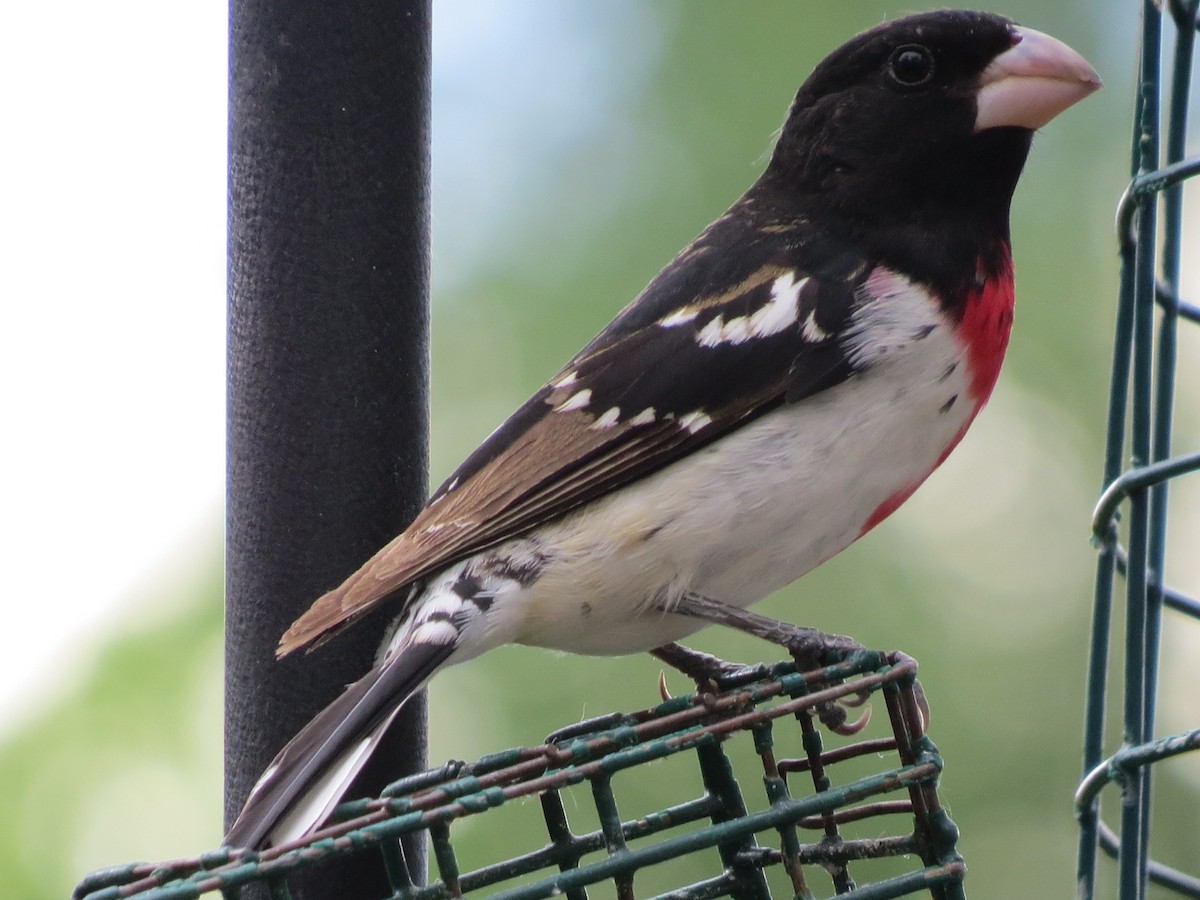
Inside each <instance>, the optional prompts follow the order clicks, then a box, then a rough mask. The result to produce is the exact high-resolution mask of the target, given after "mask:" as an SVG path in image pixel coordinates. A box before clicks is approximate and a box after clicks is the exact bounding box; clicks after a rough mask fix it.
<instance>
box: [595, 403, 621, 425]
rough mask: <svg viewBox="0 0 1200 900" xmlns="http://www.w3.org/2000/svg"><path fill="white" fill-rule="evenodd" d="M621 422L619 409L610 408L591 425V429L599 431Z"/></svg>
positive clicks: (617, 407)
mask: <svg viewBox="0 0 1200 900" xmlns="http://www.w3.org/2000/svg"><path fill="white" fill-rule="evenodd" d="M620 420H621V407H619V406H614V407H612V408H610V409H609V410H608V411H607V412H606V413H605V414H604V415H602V416H601V417H600V418H598V419H597V420H596V421H595V422H593V423H592V428H593V429H595V430H597V431H599V430H602V429H605V428H612V427H613V426H614V425H616V424H617V422H619V421H620Z"/></svg>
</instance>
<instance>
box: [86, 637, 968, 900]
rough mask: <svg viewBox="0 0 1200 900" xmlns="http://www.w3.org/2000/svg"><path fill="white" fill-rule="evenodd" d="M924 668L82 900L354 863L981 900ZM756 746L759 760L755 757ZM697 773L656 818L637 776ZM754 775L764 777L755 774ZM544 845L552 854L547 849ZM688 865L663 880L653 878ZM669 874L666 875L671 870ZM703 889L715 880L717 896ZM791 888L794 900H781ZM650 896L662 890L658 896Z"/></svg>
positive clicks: (837, 670) (607, 885) (632, 727)
mask: <svg viewBox="0 0 1200 900" xmlns="http://www.w3.org/2000/svg"><path fill="white" fill-rule="evenodd" d="M915 676H916V663H915V662H914V661H913V660H912V659H910V658H909V657H906V656H904V655H903V654H899V653H891V654H882V653H876V652H869V651H861V652H856V653H854V654H852V655H851V656H850V657H849V658H847V659H846V660H845V661H844V662H842V663H839V664H837V665H833V666H829V667H827V668H825V669H820V670H815V671H812V672H804V673H799V672H796V670H795V667H794V666H792V665H791V664H790V663H780V664H777V665H775V666H771V667H764V666H757V667H754V668H753V669H749V670H747V671H746V672H744V673H742V674H739V675H736V676H733V677H731V678H730V679H728V680H726V681H725V682H724V683H723V685H722V687H721V689H720V690H718V691H716V692H711V693H710V692H701V693H696V694H690V695H687V696H681V697H677V698H672V699H668V700H666V701H664V702H663V703H661V704H660V705H658V706H656V707H654V708H652V709H648V710H644V711H642V712H637V713H632V714H614V715H610V716H604V717H602V718H600V719H596V720H591V721H588V722H584V723H580V724H579V725H575V726H572V727H571V728H569V729H566V730H564V731H561V732H558V733H556V734H555V735H552V736H551V738H550V739H549V740H548V741H547V743H545V744H543V745H541V746H538V747H531V748H518V749H513V750H508V751H505V752H502V753H496V754H492V755H490V756H487V757H484V758H482V759H480V760H478V761H477V762H474V763H471V764H466V763H458V762H451V763H448V764H446V765H444V766H441V767H439V768H435V769H431V770H429V771H427V772H424V773H422V774H419V775H416V776H412V777H409V778H406V779H403V780H401V781H398V782H396V783H394V784H392V785H390V786H389V787H388V789H387V790H385V791H384V793H383V795H382V796H381V797H379V798H375V799H370V800H358V801H353V802H350V803H346V804H343V805H342V806H341V807H339V809H338V811H337V813H336V815H335V820H334V822H335V824H332V825H330V826H328V827H326V828H325V829H324V830H322V831H320V832H318V833H316V834H314V835H313V836H312V837H311V838H309V839H306V840H304V841H301V842H296V843H293V844H288V845H283V846H280V847H276V848H271V849H270V850H267V851H264V852H261V853H250V852H247V851H242V850H231V849H228V848H225V849H221V850H216V851H213V852H211V853H208V854H205V855H203V856H200V857H196V858H192V859H185V860H175V861H170V862H164V863H157V864H135V865H129V866H123V867H119V868H114V869H109V870H104V871H101V872H97V873H93V874H92V875H90V876H88V878H87V879H85V880H84V881H83V882H82V883H81V884H80V885H79V887H78V888H77V889H76V892H75V897H76V898H77V900H84V898H86V900H117V898H126V897H138V898H142V900H167V898H184V897H187V898H191V897H198V896H201V895H203V894H205V893H217V892H221V893H223V894H225V895H226V896H236V894H237V892H238V890H239V889H240V888H242V887H243V886H245V885H249V884H254V883H262V884H265V885H267V887H268V888H269V890H270V896H272V897H276V898H279V897H287V896H289V888H288V882H289V880H293V879H301V878H303V877H304V873H305V871H306V870H310V869H312V868H314V867H318V866H321V865H322V864H324V863H326V862H328V861H330V860H333V859H336V858H340V857H345V856H348V855H354V854H362V855H369V856H371V857H372V858H373V859H374V860H375V863H374V864H377V865H380V866H383V867H384V869H385V870H386V873H387V878H388V882H389V884H390V886H391V893H390V894H389V895H388V896H389V897H393V898H396V900H439V898H449V897H459V896H464V895H479V896H484V895H486V896H492V897H504V898H514V900H515V898H535V897H551V896H557V895H559V894H563V895H565V896H567V897H569V898H572V900H582V898H586V897H587V896H588V889H589V888H593V889H602V890H606V891H608V894H607V895H611V896H616V897H619V898H628V897H633V896H635V879H636V881H637V891H636V896H649V895H651V894H654V895H657V896H659V897H664V898H665V897H673V898H685V897H687V898H706V897H735V898H765V897H770V896H772V892H773V890H774V891H776V892H778V891H783V892H784V893H786V894H788V895H791V896H795V897H800V898H810V897H817V896H828V895H830V894H831V893H837V894H842V893H846V892H848V891H854V892H855V896H857V897H861V898H864V900H875V898H888V897H901V896H908V895H912V894H923V895H928V896H932V897H933V898H936V900H956V898H961V897H963V896H964V895H963V888H962V881H963V876H964V872H965V867H964V865H963V861H962V859H961V857H960V856H959V855H958V853H957V851H956V849H955V845H956V842H957V838H958V831H957V828H956V827H955V825H954V823H953V822H952V821H951V820H950V818H949V816H948V815H947V813H946V812H945V810H944V809H943V807H942V805H941V802H940V800H939V798H938V793H937V786H938V780H939V777H940V774H941V770H942V760H941V757H940V756H939V755H938V752H937V748H936V747H935V746H934V744H933V743H932V742H931V741H930V739H929V737H928V736H927V735H926V733H925V723H926V721H927V718H928V709H927V707H926V705H925V703H924V695H923V692H922V691H921V688H920V685H919V683H918V682H917V681H916V677H915ZM839 703H840V704H845V705H848V706H858V705H860V704H863V703H870V704H871V705H872V706H873V707H878V708H882V709H884V710H886V721H887V724H888V726H889V728H890V733H887V734H884V735H881V736H877V737H868V738H859V737H857V736H856V737H854V738H852V739H851V738H847V739H845V741H844V742H843V743H841V745H840V746H836V747H829V748H827V747H826V746H825V744H826V742H827V740H828V738H827V736H826V733H825V732H823V731H822V729H821V728H820V726H819V723H818V720H819V719H820V718H821V716H822V714H823V713H828V711H829V710H831V709H835V707H833V706H831V704H839ZM739 746H740V747H741V748H742V749H743V750H747V751H748V752H745V753H738V752H735V751H736V750H737V749H738V748H739ZM672 759H673V760H677V761H683V762H685V763H686V764H687V765H688V766H691V767H694V768H695V769H696V770H697V771H698V773H699V778H698V780H697V783H698V784H699V787H700V789H699V793H698V796H696V797H693V798H691V799H687V800H683V801H681V802H678V803H675V804H674V805H672V806H670V807H668V808H665V809H656V810H651V811H639V812H638V813H637V814H636V815H633V816H630V815H628V814H627V813H625V812H624V810H623V808H624V809H628V808H632V807H636V806H637V805H638V804H637V801H638V798H637V796H636V791H635V790H632V791H631V789H630V786H629V781H628V775H629V774H630V773H631V772H632V771H634V770H638V769H645V768H646V767H652V766H656V765H663V764H665V761H667V760H672ZM747 760H749V761H751V763H752V765H753V769H750V768H749V767H748V766H746V765H745V763H746V761H747ZM576 786H580V787H586V789H587V792H588V793H589V794H590V799H591V804H592V808H591V810H590V811H589V816H587V817H584V818H590V820H591V821H595V822H596V827H594V828H592V827H585V828H583V829H576V828H573V827H572V823H571V822H570V821H569V818H570V817H569V816H568V808H571V809H573V810H574V812H573V813H572V816H573V817H576V818H581V817H583V816H582V813H581V811H580V810H579V808H578V807H579V805H580V804H579V802H578V799H579V798H578V796H576V795H572V799H573V801H574V802H572V803H566V802H564V799H565V795H566V793H567V792H569V791H571V790H572V789H573V788H575V787H576ZM534 797H536V798H537V803H538V805H539V807H540V813H541V827H540V828H538V829H534V828H528V829H522V831H523V833H522V834H520V835H519V837H520V840H521V841H522V842H525V843H526V844H532V846H527V847H526V848H525V849H524V850H522V851H521V852H518V853H515V854H513V855H510V856H509V857H508V858H504V859H494V860H488V861H482V862H481V863H480V864H479V865H477V866H473V867H470V868H468V867H467V866H465V865H464V864H463V861H462V860H460V859H459V858H458V854H457V853H456V848H455V841H454V837H453V832H454V830H455V828H456V826H459V825H460V824H461V823H462V822H463V821H464V820H467V819H470V818H471V817H475V816H480V815H489V816H493V817H494V818H495V820H496V823H497V824H495V825H491V824H490V823H489V827H495V828H500V827H501V826H500V825H499V818H498V817H497V816H496V815H495V814H496V813H497V812H499V811H500V810H503V809H505V808H507V807H511V806H513V805H514V804H519V803H520V802H521V801H522V800H523V799H524V798H534ZM414 832H425V833H427V835H428V840H429V842H430V845H431V847H432V857H433V860H434V864H435V868H436V872H437V876H438V877H437V879H436V880H434V881H432V882H431V883H429V884H427V885H418V884H415V883H414V881H413V880H412V879H411V878H410V876H409V872H408V868H407V866H406V865H405V861H404V859H403V857H402V854H401V850H400V842H399V838H400V837H401V836H402V835H406V834H411V833H414ZM538 832H540V834H539V833H538ZM671 861H675V863H677V864H676V865H674V867H673V868H671V869H670V874H669V877H670V878H671V879H675V880H674V881H672V883H671V884H670V886H668V887H665V888H664V887H663V884H662V883H663V879H662V878H661V877H659V878H656V879H651V878H649V874H650V873H652V872H654V870H655V869H656V868H658V867H660V866H662V865H664V864H667V863H670V862H671ZM872 861H888V862H889V863H890V864H891V871H890V872H889V873H888V874H886V875H884V876H883V877H875V875H876V873H877V871H878V870H875V869H873V870H871V872H870V873H869V874H870V876H871V880H870V882H869V883H863V884H861V885H860V884H858V883H857V878H856V875H857V874H858V873H857V871H852V870H856V869H857V867H860V866H863V865H869V864H870V863H871V862H872ZM660 872H661V870H660ZM697 876H699V877H697ZM773 884H774V886H775V887H774V888H773V887H772V885H773ZM643 885H647V887H645V888H644V887H643Z"/></svg>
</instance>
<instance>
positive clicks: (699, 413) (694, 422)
mask: <svg viewBox="0 0 1200 900" xmlns="http://www.w3.org/2000/svg"><path fill="white" fill-rule="evenodd" d="M711 421H712V418H711V417H710V416H709V414H708V413H706V412H705V411H704V410H702V409H698V410H696V411H695V412H690V413H688V414H687V415H685V416H680V417H679V427H680V428H686V429H687V431H688V433H689V434H695V433H696V432H697V431H699V430H700V429H701V428H703V427H704V426H705V425H707V424H708V423H709V422H711Z"/></svg>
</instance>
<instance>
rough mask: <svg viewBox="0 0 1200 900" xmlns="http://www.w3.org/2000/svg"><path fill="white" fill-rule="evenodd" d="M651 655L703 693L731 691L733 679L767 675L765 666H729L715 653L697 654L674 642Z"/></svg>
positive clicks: (729, 663) (657, 648) (730, 664)
mask: <svg viewBox="0 0 1200 900" xmlns="http://www.w3.org/2000/svg"><path fill="white" fill-rule="evenodd" d="M650 655H651V656H653V657H654V658H655V659H657V660H660V661H661V662H664V663H666V664H667V665H668V666H670V667H671V668H672V669H675V670H676V671H678V672H681V673H683V674H684V675H686V676H687V677H688V678H690V679H692V681H694V682H696V689H697V690H700V691H705V690H711V689H712V688H714V687H716V688H722V687H727V686H729V681H730V679H733V678H735V677H738V676H744V677H746V678H749V679H753V678H758V677H761V676H762V675H764V674H765V673H766V669H765V667H763V666H745V665H742V664H741V663H735V662H728V661H726V660H723V659H720V658H719V657H716V656H713V655H712V654H711V653H703V652H701V651H700V650H693V649H692V648H691V647H685V646H683V644H677V643H675V642H674V641H672V642H671V643H669V644H663V645H662V646H661V647H655V648H654V649H652V650H651V651H650ZM664 699H665V698H664Z"/></svg>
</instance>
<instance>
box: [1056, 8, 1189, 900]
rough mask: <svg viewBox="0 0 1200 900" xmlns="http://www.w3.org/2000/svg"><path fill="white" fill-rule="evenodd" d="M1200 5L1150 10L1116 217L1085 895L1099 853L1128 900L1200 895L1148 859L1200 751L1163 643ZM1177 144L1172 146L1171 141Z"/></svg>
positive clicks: (1185, 319)
mask: <svg viewBox="0 0 1200 900" xmlns="http://www.w3.org/2000/svg"><path fill="white" fill-rule="evenodd" d="M1198 10H1200V0H1168V2H1166V4H1165V7H1164V5H1163V4H1162V3H1155V2H1152V0H1144V2H1143V3H1142V16H1143V18H1142V25H1143V29H1142V38H1141V61H1140V67H1139V75H1138V91H1137V100H1136V107H1135V111H1134V128H1133V153H1132V157H1133V159H1132V181H1131V183H1130V185H1129V188H1128V189H1127V190H1126V192H1125V195H1124V196H1123V197H1122V199H1121V203H1120V206H1119V209H1118V214H1117V227H1118V238H1119V242H1120V255H1121V264H1122V268H1121V284H1120V296H1119V300H1118V307H1117V322H1116V341H1115V348H1114V354H1113V366H1112V386H1111V396H1110V405H1109V421H1108V439H1107V448H1106V455H1105V462H1104V489H1103V493H1102V495H1101V497H1100V501H1099V503H1098V505H1097V507H1096V512H1095V515H1094V518H1093V523H1092V527H1093V533H1094V537H1095V540H1096V543H1097V546H1098V547H1099V551H1100V552H1099V560H1098V564H1097V574H1096V588H1095V605H1094V614H1093V627H1092V646H1091V657H1090V661H1089V669H1088V699H1087V704H1088V705H1087V719H1086V726H1085V735H1084V777H1083V780H1082V782H1081V784H1080V786H1079V789H1078V791H1077V793H1076V809H1077V814H1078V816H1079V821H1080V827H1081V834H1080V846H1079V865H1078V883H1079V891H1078V896H1079V897H1081V898H1091V897H1094V896H1096V892H1097V858H1098V855H1099V852H1098V851H1100V850H1103V851H1104V852H1105V853H1106V854H1108V855H1109V856H1112V857H1114V858H1116V859H1117V873H1116V877H1117V881H1118V885H1119V896H1120V897H1121V898H1122V900H1138V898H1142V897H1145V896H1146V893H1147V889H1148V884H1149V883H1150V882H1153V883H1157V884H1159V885H1161V886H1162V887H1163V888H1166V889H1168V891H1169V892H1170V893H1171V894H1173V895H1179V896H1187V897H1200V877H1197V875H1200V873H1192V874H1187V873H1184V872H1180V871H1177V870H1176V869H1173V868H1171V867H1168V866H1166V865H1162V864H1160V863H1158V862H1155V861H1153V860H1152V859H1151V858H1150V821H1151V794H1150V780H1151V771H1150V766H1151V765H1152V764H1154V763H1157V762H1161V761H1163V760H1166V759H1169V758H1170V757H1173V756H1178V755H1180V754H1183V753H1188V752H1195V751H1196V750H1200V729H1195V730H1192V731H1188V732H1184V733H1181V734H1175V735H1171V736H1167V737H1160V738H1157V739H1156V738H1155V733H1156V732H1155V713H1156V698H1157V689H1158V669H1159V656H1160V641H1161V637H1162V634H1163V629H1164V628H1165V627H1170V619H1169V618H1167V617H1168V616H1169V617H1176V616H1184V617H1191V618H1193V619H1200V602H1198V601H1197V600H1196V599H1193V598H1191V597H1188V596H1186V595H1185V594H1184V593H1183V592H1181V591H1178V590H1175V589H1173V588H1171V587H1169V586H1168V585H1167V584H1166V583H1165V578H1164V573H1165V572H1166V568H1167V558H1166V548H1167V541H1166V538H1167V525H1168V521H1169V516H1168V512H1169V506H1168V485H1169V483H1170V482H1171V480H1172V479H1176V478H1179V477H1180V476H1182V475H1185V474H1187V473H1189V472H1195V471H1197V470H1198V469H1200V453H1196V452H1191V453H1182V454H1180V453H1178V451H1177V450H1176V449H1175V448H1174V447H1173V446H1172V443H1173V442H1172V432H1173V427H1172V426H1173V412H1174V410H1175V408H1176V405H1177V403H1178V402H1179V401H1180V400H1181V399H1182V397H1177V396H1176V395H1177V383H1176V382H1177V366H1176V356H1177V346H1178V334H1179V329H1180V327H1181V326H1182V327H1195V326H1197V325H1200V307H1198V306H1197V305H1196V304H1194V303H1190V302H1188V301H1186V300H1184V299H1183V298H1182V297H1181V296H1180V292H1179V284H1180V272H1181V267H1182V263H1183V262H1184V254H1183V201H1184V182H1185V181H1186V180H1187V179H1189V178H1191V177H1193V176H1195V175H1197V174H1200V157H1194V156H1193V157H1191V158H1188V157H1186V155H1185V154H1186V149H1185V140H1186V136H1187V108H1188V102H1189V94H1190V91H1191V79H1192V72H1193V68H1194V66H1193V62H1194V46H1195V36H1196V31H1197V27H1198V26H1200V20H1198ZM1163 136H1165V140H1163ZM1121 578H1123V579H1124V580H1123V585H1124V599H1125V613H1126V620H1125V645H1124V648H1123V659H1122V663H1123V673H1124V684H1123V692H1122V697H1121V704H1122V720H1123V727H1122V742H1121V746H1120V748H1119V749H1118V750H1116V751H1115V752H1113V753H1110V754H1107V755H1106V754H1105V750H1104V747H1105V721H1104V720H1105V711H1106V695H1107V693H1108V689H1109V686H1110V685H1109V667H1110V643H1111V634H1112V631H1113V606H1114V601H1115V600H1116V599H1117V597H1118V595H1119V585H1120V584H1121V582H1120V580H1119V579H1121ZM1111 655H1114V656H1115V655H1116V654H1111ZM1113 783H1115V784H1117V785H1118V786H1119V787H1120V792H1121V795H1120V825H1119V836H1118V832H1117V831H1114V830H1113V829H1111V828H1109V827H1108V826H1107V825H1106V824H1105V823H1104V822H1103V821H1102V820H1101V817H1100V793H1101V790H1102V789H1103V788H1104V787H1105V786H1106V785H1108V784H1113Z"/></svg>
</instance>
